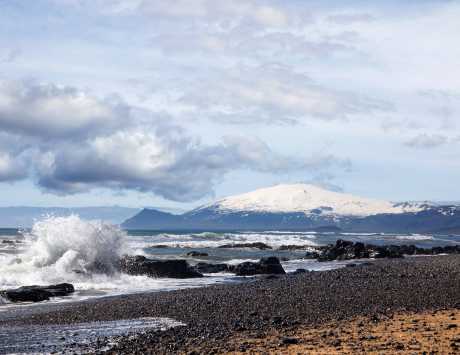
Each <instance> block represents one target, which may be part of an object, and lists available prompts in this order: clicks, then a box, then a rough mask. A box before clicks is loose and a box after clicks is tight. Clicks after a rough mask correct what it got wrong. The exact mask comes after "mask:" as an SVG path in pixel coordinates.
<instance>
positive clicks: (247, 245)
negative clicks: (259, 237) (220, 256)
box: [218, 242, 272, 250]
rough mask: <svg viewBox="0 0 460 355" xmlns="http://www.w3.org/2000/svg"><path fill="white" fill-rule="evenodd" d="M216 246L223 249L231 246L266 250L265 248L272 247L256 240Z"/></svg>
mask: <svg viewBox="0 0 460 355" xmlns="http://www.w3.org/2000/svg"><path fill="white" fill-rule="evenodd" d="M218 248H223V249H231V248H255V249H260V250H267V249H272V247H271V246H270V245H267V244H265V243H261V242H257V243H237V244H224V245H220V246H218Z"/></svg>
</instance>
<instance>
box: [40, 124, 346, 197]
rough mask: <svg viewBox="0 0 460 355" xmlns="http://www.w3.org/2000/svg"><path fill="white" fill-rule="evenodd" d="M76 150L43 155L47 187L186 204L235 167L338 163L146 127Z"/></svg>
mask: <svg viewBox="0 0 460 355" xmlns="http://www.w3.org/2000/svg"><path fill="white" fill-rule="evenodd" d="M73 148H74V147H67V148H66V149H59V150H57V151H53V152H47V153H46V154H44V155H43V156H42V157H41V159H40V163H39V167H38V177H39V181H38V183H39V185H40V186H41V187H43V188H44V189H46V190H48V191H51V192H54V193H57V194H72V193H80V192H86V191H89V190H91V189H93V188H111V189H114V190H137V191H142V192H151V193H154V194H156V195H158V196H162V197H164V198H166V199H169V200H173V201H181V202H186V201H193V200H196V199H199V198H201V197H204V196H208V195H211V194H212V193H213V188H214V186H215V184H216V183H218V182H219V181H221V180H222V178H223V177H224V176H225V174H227V173H228V172H230V171H234V170H238V169H250V170H255V171H262V172H268V173H273V172H276V171H281V170H283V171H284V170H286V171H293V170H305V169H312V168H318V167H321V168H325V167H330V166H334V165H335V164H336V161H335V160H334V159H331V157H326V158H324V159H321V158H316V159H311V160H310V161H303V160H298V159H292V158H288V157H284V156H281V155H278V154H277V153H275V152H273V151H272V150H271V149H270V148H269V147H268V146H267V145H266V144H264V143H263V142H261V141H260V140H258V139H250V138H242V137H226V138H225V139H224V140H223V142H222V143H220V144H217V145H204V144H202V143H200V142H199V141H196V140H193V139H192V138H190V137H187V136H183V135H180V136H176V137H171V136H168V135H164V134H162V133H161V132H147V131H146V130H141V129H138V130H130V131H123V132H116V133H114V134H112V135H108V136H100V137H97V138H95V139H92V140H89V141H88V142H86V144H84V145H82V146H80V147H79V149H73ZM337 163H339V159H337Z"/></svg>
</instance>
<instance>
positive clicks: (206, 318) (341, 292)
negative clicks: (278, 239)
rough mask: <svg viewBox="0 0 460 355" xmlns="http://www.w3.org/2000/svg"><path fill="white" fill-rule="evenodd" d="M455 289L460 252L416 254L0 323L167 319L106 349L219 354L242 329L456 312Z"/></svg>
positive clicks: (63, 308)
mask: <svg viewBox="0 0 460 355" xmlns="http://www.w3.org/2000/svg"><path fill="white" fill-rule="evenodd" d="M459 294H460V255H448V256H435V257H414V258H405V259H402V260H399V259H398V260H376V261H372V263H371V264H370V265H363V266H359V265H358V266H355V267H347V268H342V269H337V270H330V271H321V272H307V273H305V274H298V275H287V276H280V277H275V278H273V277H263V278H259V279H257V280H253V281H250V282H247V283H243V284H227V285H216V286H209V287H205V288H197V289H187V290H179V291H169V292H158V293H145V294H134V295H126V296H117V297H111V298H106V299H99V300H91V301H85V302H81V303H75V304H66V305H60V306H59V308H58V309H56V310H50V309H48V310H47V311H44V312H38V313H35V314H28V315H27V314H25V315H23V316H18V317H16V318H15V319H5V320H2V321H0V326H11V325H15V326H18V325H45V324H72V323H79V322H90V321H110V320H117V319H133V318H140V317H167V318H171V319H174V320H176V321H179V322H182V323H185V324H186V326H182V327H177V328H172V329H169V330H166V331H162V332H152V331H151V332H149V331H147V332H145V333H144V334H139V335H136V336H128V337H119V338H118V339H116V344H115V345H114V346H113V348H112V350H111V353H114V354H115V353H133V352H141V353H152V354H153V353H154V354H162V353H190V352H192V351H196V349H209V351H210V352H212V351H211V349H213V348H214V349H216V352H217V353H218V352H219V351H221V352H222V351H224V350H225V349H226V350H227V351H236V350H237V349H229V348H227V347H228V346H230V345H229V344H230V343H229V339H232V338H234V337H235V336H236V335H238V334H243V333H245V332H256V333H258V334H259V335H260V336H262V337H263V336H265V335H266V334H268V333H269V332H271V331H283V332H287V331H291V330H298V329H302V328H303V327H312V326H320V325H324V324H327V323H330V322H340V321H347V320H351V319H354V318H356V317H374V318H375V317H377V318H381V317H389V316H391V315H392V314H396V313H401V312H412V313H414V312H415V313H419V312H425V311H434V310H442V309H460V300H459V299H458V295H459ZM98 346H100V344H99V345H98ZM219 349H220V350H219ZM224 352H225V351H224ZM198 353H199V352H198Z"/></svg>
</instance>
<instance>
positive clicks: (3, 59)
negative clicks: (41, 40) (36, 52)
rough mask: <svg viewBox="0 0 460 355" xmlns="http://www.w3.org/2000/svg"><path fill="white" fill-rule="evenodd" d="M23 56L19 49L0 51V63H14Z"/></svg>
mask: <svg viewBox="0 0 460 355" xmlns="http://www.w3.org/2000/svg"><path fill="white" fill-rule="evenodd" d="M21 54H22V51H21V50H20V49H19V48H14V49H4V50H0V63H13V62H14V61H15V60H16V59H18V58H19V57H20V56H21Z"/></svg>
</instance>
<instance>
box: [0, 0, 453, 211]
mask: <svg viewBox="0 0 460 355" xmlns="http://www.w3.org/2000/svg"><path fill="white" fill-rule="evenodd" d="M459 16H460V3H459V2H457V1H434V0H433V1H297V0H296V1H294V0H292V1H286V0H278V1H269V0H265V1H262V0H246V1H242V0H241V1H240V0H226V1H216V0H168V1H160V0H130V1H127V0H126V1H122V0H92V1H90V0H36V1H25V0H16V1H15V0H11V1H9V0H0V68H1V70H0V196H2V199H1V200H0V205H2V206H8V205H41V206H44V205H45V206H46V205H62V206H82V205H113V204H119V205H127V206H136V207H141V206H172V207H178V208H185V209H186V208H189V207H192V206H195V205H198V204H201V203H204V202H206V201H208V200H210V199H213V198H216V197H222V196H225V195H229V194H235V193H240V192H246V191H249V190H252V189H255V188H258V187H265V186H270V185H273V184H276V183H290V182H292V183H294V182H313V183H315V184H319V185H323V186H326V187H329V188H334V189H339V190H343V191H346V192H350V193H354V194H358V195H363V196H368V197H375V198H383V199H390V200H425V199H430V200H458V199H459V197H460V188H459V187H458V183H457V182H458V181H459V180H460V166H459V165H460V163H459V159H458V158H459V153H460V132H459V124H460V122H459V113H460V73H459V66H458V63H459V61H460V47H459V46H458V38H459V36H460V22H459V21H458V18H459Z"/></svg>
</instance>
